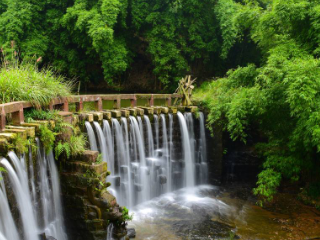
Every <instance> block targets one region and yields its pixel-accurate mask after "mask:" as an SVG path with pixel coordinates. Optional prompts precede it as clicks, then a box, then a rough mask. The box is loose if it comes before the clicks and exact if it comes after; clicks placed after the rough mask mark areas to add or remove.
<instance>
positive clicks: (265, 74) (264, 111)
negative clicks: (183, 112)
mask: <svg viewBox="0 0 320 240" xmlns="http://www.w3.org/2000/svg"><path fill="white" fill-rule="evenodd" d="M233 5H234V7H233V8H232V9H233V10H232V11H234V12H233V14H232V16H230V17H231V18H230V19H229V20H228V21H229V22H231V23H232V24H229V25H228V26H226V28H227V29H229V30H227V29H226V30H225V31H223V33H225V34H226V36H224V35H225V34H223V35H222V36H223V38H224V39H225V41H227V43H226V44H225V46H228V45H229V44H230V43H232V41H234V39H235V38H236V39H238V40H236V41H240V40H241V39H242V38H244V36H247V37H250V38H251V39H252V40H253V41H254V42H255V44H256V45H257V46H258V47H259V49H260V52H261V53H262V57H261V60H260V65H259V66H257V65H255V64H248V65H247V66H245V67H239V68H236V69H234V70H230V71H229V72H228V73H227V75H226V77H225V78H220V79H218V80H216V81H213V82H210V83H207V84H205V85H203V86H202V88H201V89H200V90H199V91H198V93H197V97H198V99H200V100H202V101H203V103H204V104H205V105H206V106H208V107H209V109H210V114H209V123H210V124H212V123H216V124H220V125H221V126H223V127H224V129H225V130H227V131H229V132H230V135H231V137H232V139H234V140H236V139H241V140H243V141H246V139H247V137H248V134H250V132H252V131H259V134H260V140H261V142H260V143H259V144H258V145H257V149H258V150H259V151H260V152H261V153H262V154H263V155H264V156H265V159H266V160H265V162H264V164H263V168H264V170H263V171H262V172H261V173H260V174H259V179H258V182H257V188H256V189H255V190H254V192H255V193H256V194H259V195H262V196H264V197H265V199H267V200H270V199H272V195H273V194H274V193H275V192H276V191H277V188H278V187H279V185H280V183H281V181H282V180H292V181H297V180H299V179H301V178H303V179H304V180H308V182H310V186H309V189H310V190H311V191H312V189H313V188H314V187H313V186H315V185H317V186H319V184H317V183H318V182H320V178H319V176H320V161H319V157H320V155H319V151H320V61H319V50H320V45H319V44H320V34H319V31H320V1H308V0H287V1H281V0H273V1H264V3H263V4H261V3H260V4H258V2H255V1H246V3H245V4H242V3H234V4H233ZM234 28H235V29H236V31H234V30H232V29H234ZM228 31H233V33H236V34H230V33H228ZM318 192H319V191H318Z"/></svg>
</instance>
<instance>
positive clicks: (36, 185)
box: [0, 139, 67, 240]
mask: <svg viewBox="0 0 320 240" xmlns="http://www.w3.org/2000/svg"><path fill="white" fill-rule="evenodd" d="M36 141H37V146H38V151H37V161H36V164H35V165H34V164H33V158H32V154H31V153H29V154H28V156H29V159H28V161H29V164H28V165H27V161H26V159H25V155H23V156H22V157H21V159H19V158H18V156H17V155H16V154H15V153H14V152H9V153H8V156H9V159H10V161H11V163H10V162H9V161H8V160H7V159H5V158H3V159H2V160H1V161H0V163H1V165H2V166H3V167H4V168H5V169H6V171H7V173H8V174H7V175H6V177H7V178H8V180H9V184H10V185H11V189H12V192H13V195H14V197H15V201H16V203H17V207H18V210H19V212H20V216H21V224H22V226H21V227H22V230H23V231H22V232H21V236H20V237H19V233H18V231H17V228H16V226H15V223H14V220H13V217H12V213H11V210H10V207H9V204H8V199H7V196H6V189H5V186H4V183H3V179H2V176H1V180H0V181H1V184H0V186H1V188H0V204H1V211H0V221H1V222H0V231H1V233H2V234H3V236H4V237H5V239H7V240H16V239H24V240H37V239H39V234H42V233H45V234H46V236H52V237H54V238H56V239H59V240H60V239H61V240H67V235H66V233H65V230H64V223H63V215H62V205H61V200H60V183H59V175H58V171H57V168H56V165H55V160H54V156H53V153H52V151H51V152H50V153H49V154H45V151H44V148H42V147H41V144H40V141H39V140H38V139H36ZM30 151H31V149H30ZM35 168H36V171H34V170H35ZM28 169H29V174H28ZM34 174H36V176H35V175H34ZM29 186H30V187H29ZM2 224H3V225H2ZM3 226H5V228H3ZM0 239H1V238H0Z"/></svg>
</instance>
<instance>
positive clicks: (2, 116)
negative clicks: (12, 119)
mask: <svg viewBox="0 0 320 240" xmlns="http://www.w3.org/2000/svg"><path fill="white" fill-rule="evenodd" d="M5 127H6V112H5V111H4V107H2V109H1V113H0V131H3V130H4V129H5Z"/></svg>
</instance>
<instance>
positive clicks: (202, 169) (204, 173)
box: [199, 112, 208, 184]
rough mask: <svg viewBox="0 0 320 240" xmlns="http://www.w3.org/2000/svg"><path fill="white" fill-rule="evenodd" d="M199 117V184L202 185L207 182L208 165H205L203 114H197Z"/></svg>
mask: <svg viewBox="0 0 320 240" xmlns="http://www.w3.org/2000/svg"><path fill="white" fill-rule="evenodd" d="M199 115H200V117H199V120H200V140H199V142H200V144H199V153H200V157H199V158H200V183H202V184H204V183H207V181H208V164H207V161H208V159H207V141H206V128H205V121H204V114H203V113H202V112H200V113H199Z"/></svg>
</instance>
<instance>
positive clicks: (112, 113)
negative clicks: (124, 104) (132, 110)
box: [111, 110, 121, 118]
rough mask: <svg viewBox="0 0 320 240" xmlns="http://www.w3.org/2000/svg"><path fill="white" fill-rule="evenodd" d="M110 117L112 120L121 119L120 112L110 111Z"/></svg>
mask: <svg viewBox="0 0 320 240" xmlns="http://www.w3.org/2000/svg"><path fill="white" fill-rule="evenodd" d="M111 116H112V117H113V118H120V117H121V111H118V110H112V111H111Z"/></svg>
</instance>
